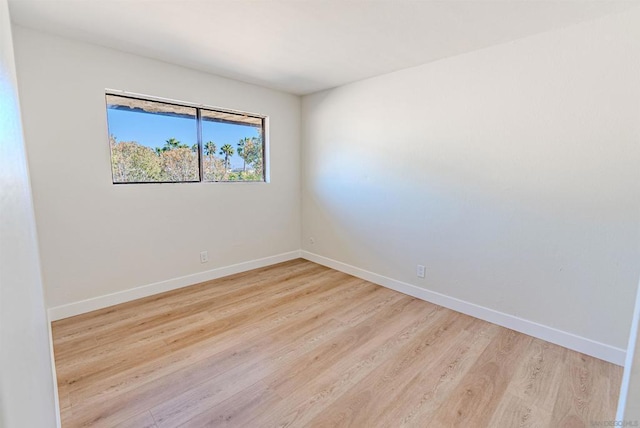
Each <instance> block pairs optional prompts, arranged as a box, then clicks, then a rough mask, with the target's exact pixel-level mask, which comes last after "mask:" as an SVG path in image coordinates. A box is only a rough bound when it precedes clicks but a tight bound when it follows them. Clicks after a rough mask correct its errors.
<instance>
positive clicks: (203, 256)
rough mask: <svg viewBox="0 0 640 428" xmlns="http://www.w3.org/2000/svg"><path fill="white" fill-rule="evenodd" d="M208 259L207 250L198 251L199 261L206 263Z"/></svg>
mask: <svg viewBox="0 0 640 428" xmlns="http://www.w3.org/2000/svg"><path fill="white" fill-rule="evenodd" d="M208 261H209V252H207V251H200V263H206V262H208Z"/></svg>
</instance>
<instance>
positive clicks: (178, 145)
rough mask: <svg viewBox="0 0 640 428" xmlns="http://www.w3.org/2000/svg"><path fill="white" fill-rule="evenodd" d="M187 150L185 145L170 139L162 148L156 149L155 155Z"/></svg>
mask: <svg viewBox="0 0 640 428" xmlns="http://www.w3.org/2000/svg"><path fill="white" fill-rule="evenodd" d="M188 148H189V146H187V145H186V144H182V143H181V142H180V141H179V140H176V139H175V138H173V137H171V138H169V139H168V140H167V141H165V142H164V146H163V147H162V148H156V153H158V154H160V153H162V152H166V151H168V150H173V149H188Z"/></svg>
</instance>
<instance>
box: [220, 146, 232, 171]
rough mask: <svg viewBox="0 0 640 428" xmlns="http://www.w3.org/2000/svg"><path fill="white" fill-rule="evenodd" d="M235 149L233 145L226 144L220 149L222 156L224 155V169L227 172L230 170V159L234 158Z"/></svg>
mask: <svg viewBox="0 0 640 428" xmlns="http://www.w3.org/2000/svg"><path fill="white" fill-rule="evenodd" d="M233 152H234V150H233V147H232V146H231V144H225V145H224V146H222V147H220V154H221V155H224V168H225V170H228V169H229V166H230V165H229V163H230V162H229V158H230V157H231V156H233Z"/></svg>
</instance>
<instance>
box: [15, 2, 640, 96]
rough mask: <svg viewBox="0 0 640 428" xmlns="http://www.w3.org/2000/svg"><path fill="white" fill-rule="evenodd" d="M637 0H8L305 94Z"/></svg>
mask: <svg viewBox="0 0 640 428" xmlns="http://www.w3.org/2000/svg"><path fill="white" fill-rule="evenodd" d="M637 4H638V3H637V2H636V1H617V0H608V1H602V0H600V1H591V0H555V1H538V0H502V1H485V0H475V1H458V0H444V1H424V0H423V1H415V0H414V1H408V0H382V1H371V0H369V1H365V0H288V1H285V0H253V1H247V0H210V1H203V0H169V1H160V0H157V1H150V0H126V1H125V0H119V1H117V0H10V13H11V17H12V19H13V21H14V22H16V23H18V24H21V25H24V26H27V27H31V28H35V29H39V30H42V31H46V32H50V33H54V34H59V35H62V36H66V37H70V38H73V39H77V40H82V41H86V42H90V43H95V44H99V45H103V46H108V47H112V48H115V49H119V50H122V51H126V52H131V53H134V54H138V55H143V56H146V57H151V58H156V59H160V60H163V61H167V62H171V63H175V64H181V65H183V66H186V67H190V68H194V69H198V70H203V71H207V72H211V73H214V74H217V75H221V76H225V77H230V78H234V79H238V80H242V81H245V82H250V83H256V84H259V85H263V86H267V87H271V88H275V89H280V90H284V91H287V92H292V93H295V94H308V93H312V92H315V91H319V90H322V89H326V88H331V87H335V86H339V85H343V84H345V83H348V82H353V81H356V80H360V79H364V78H367V77H372V76H376V75H380V74H384V73H388V72H391V71H395V70H400V69H403V68H407V67H412V66H416V65H419V64H424V63H427V62H430V61H435V60H437V59H440V58H444V57H448V56H452V55H456V54H460V53H463V52H468V51H472V50H476V49H480V48H483V47H486V46H490V45H494V44H498V43H504V42H507V41H510V40H514V39H517V38H521V37H525V36H528V35H531V34H536V33H540V32H543V31H548V30H552V29H555V28H560V27H563V26H567V25H571V24H574V23H578V22H581V21H585V20H588V19H592V18H596V17H598V16H602V15H605V14H608V13H613V12H618V11H622V10H625V9H627V8H629V7H632V6H634V5H637Z"/></svg>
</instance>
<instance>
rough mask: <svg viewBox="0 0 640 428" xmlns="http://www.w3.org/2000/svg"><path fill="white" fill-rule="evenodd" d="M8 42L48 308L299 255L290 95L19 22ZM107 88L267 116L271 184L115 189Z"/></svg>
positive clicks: (296, 110) (294, 115)
mask: <svg viewBox="0 0 640 428" xmlns="http://www.w3.org/2000/svg"><path fill="white" fill-rule="evenodd" d="M14 38H15V49H16V63H17V69H18V81H19V85H20V95H21V101H22V110H23V113H24V114H23V117H24V126H25V139H26V141H27V150H28V154H29V164H30V167H31V177H32V183H33V194H34V205H35V210H36V223H37V227H38V233H39V237H40V250H41V256H42V270H43V280H44V283H45V288H46V300H47V304H48V306H49V307H55V306H59V305H64V304H68V303H72V302H77V301H80V300H83V299H88V298H93V297H96V296H103V295H106V294H109V293H114V292H119V291H124V290H129V289H132V288H133V287H137V286H142V285H146V284H150V283H155V282H157V281H164V280H169V279H172V278H177V277H181V276H183V275H190V274H194V273H197V272H201V271H205V270H210V269H213V268H218V267H221V266H228V265H232V264H235V263H240V262H245V261H249V260H254V259H259V258H263V257H267V256H272V255H275V254H279V253H284V252H288V251H292V250H298V249H299V248H300V152H299V146H300V144H299V138H300V99H299V97H296V96H293V95H289V94H285V93H282V92H277V91H273V90H269V89H265V88H261V87H258V86H253V85H249V84H245V83H240V82H237V81H233V80H228V79H223V78H219V77H215V76H212V75H210V74H205V73H200V72H197V71H193V70H189V69H186V68H181V67H179V66H176V65H170V64H167V63H163V62H159V61H155V60H151V59H146V58H142V57H139V56H134V55H130V54H125V53H122V52H118V51H115V50H110V49H106V48H102V47H98V46H94V45H89V44H83V43H78V42H74V41H71V40H67V39H63V38H58V37H54V36H49V35H46V34H44V33H39V32H35V31H32V30H29V29H26V28H23V27H19V26H17V27H14ZM105 88H113V89H122V90H126V91H130V92H137V93H142V94H149V95H154V96H159V97H165V98H170V99H175V100H182V101H189V102H195V103H202V104H207V105H211V106H219V107H226V108H232V109H237V110H244V111H249V112H256V113H261V114H266V115H268V116H269V117H270V156H271V162H270V167H271V182H270V183H268V184H265V183H258V184H256V183H253V184H251V183H232V184H220V183H218V184H215V183H196V184H145V185H119V186H115V185H113V184H112V183H111V172H110V160H109V146H108V142H107V125H106V112H105V102H104V90H105ZM202 250H208V252H209V259H210V261H209V263H207V264H200V260H199V253H200V251H202Z"/></svg>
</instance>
